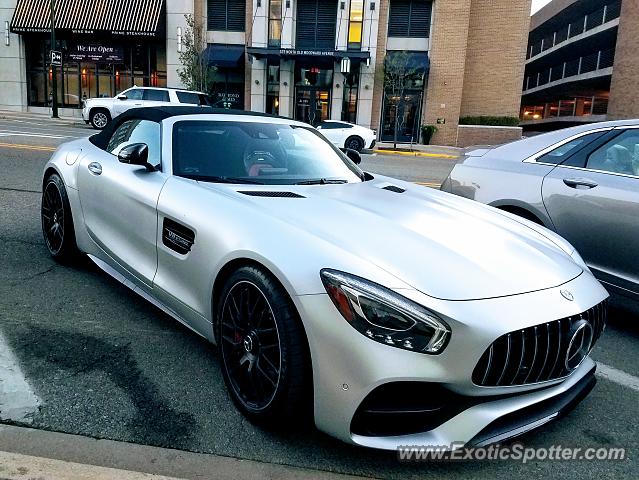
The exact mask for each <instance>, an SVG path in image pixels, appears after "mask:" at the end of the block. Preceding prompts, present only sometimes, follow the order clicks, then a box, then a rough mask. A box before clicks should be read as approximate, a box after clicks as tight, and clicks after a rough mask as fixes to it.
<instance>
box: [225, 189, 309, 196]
mask: <svg viewBox="0 0 639 480" xmlns="http://www.w3.org/2000/svg"><path fill="white" fill-rule="evenodd" d="M237 193H241V194H242V195H248V196H249V197H273V198H306V197H304V196H303V195H299V194H297V193H295V192H267V191H264V190H244V191H238V192H237Z"/></svg>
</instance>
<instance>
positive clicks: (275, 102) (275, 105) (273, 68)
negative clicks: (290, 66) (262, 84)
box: [266, 59, 280, 115]
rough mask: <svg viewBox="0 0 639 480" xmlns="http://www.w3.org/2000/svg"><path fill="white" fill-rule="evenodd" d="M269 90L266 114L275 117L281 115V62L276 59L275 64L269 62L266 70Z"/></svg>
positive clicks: (267, 91)
mask: <svg viewBox="0 0 639 480" xmlns="http://www.w3.org/2000/svg"><path fill="white" fill-rule="evenodd" d="M266 75H267V79H266V80H267V82H266V83H267V90H266V113H272V114H273V115H279V114H280V62H279V59H275V61H274V63H271V62H270V61H269V63H268V65H267V68H266Z"/></svg>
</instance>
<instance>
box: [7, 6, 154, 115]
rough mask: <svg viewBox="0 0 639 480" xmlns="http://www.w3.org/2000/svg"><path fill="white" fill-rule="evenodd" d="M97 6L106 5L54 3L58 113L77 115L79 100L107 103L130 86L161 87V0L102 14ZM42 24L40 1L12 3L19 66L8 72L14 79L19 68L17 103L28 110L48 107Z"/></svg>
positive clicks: (47, 40) (46, 41) (47, 44)
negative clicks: (96, 99)
mask: <svg viewBox="0 0 639 480" xmlns="http://www.w3.org/2000/svg"><path fill="white" fill-rule="evenodd" d="M103 3H104V2H103ZM109 5H111V4H109ZM112 5H115V4H112ZM101 6H102V7H104V6H106V3H105V4H104V5H100V2H97V3H95V2H93V3H91V5H89V4H88V3H87V2H86V1H83V0H57V1H56V7H55V13H56V45H55V50H58V51H60V52H62V66H61V67H59V68H57V88H58V92H57V100H58V106H59V107H60V108H64V109H79V108H80V107H81V104H82V100H83V99H86V98H92V97H113V96H115V95H116V94H117V93H119V92H120V91H122V90H125V89H127V88H129V87H131V86H133V85H137V86H165V85H166V53H165V52H166V43H165V24H164V19H165V14H164V6H163V2H162V0H146V1H144V2H136V1H135V0H129V1H122V2H117V8H116V9H113V10H112V11H107V13H106V14H105V13H104V12H105V10H104V9H101V8H99V7H101ZM43 7H46V8H43ZM50 25H51V17H50V9H49V2H48V1H47V2H43V1H41V0H18V1H17V2H15V9H14V11H13V14H12V16H11V20H10V33H13V34H15V35H16V37H17V38H16V40H17V41H16V44H17V45H16V48H17V49H18V50H19V58H20V60H21V61H20V62H16V63H18V65H16V66H15V67H16V68H13V69H12V73H13V74H14V76H15V78H19V77H20V76H21V75H20V76H19V75H16V73H18V72H16V70H18V68H19V67H20V65H19V64H22V65H21V66H22V68H23V69H24V70H23V72H24V77H23V78H24V81H23V82H21V85H20V87H22V88H20V89H19V90H20V97H22V102H23V103H24V104H26V106H27V107H28V108H31V109H33V110H37V109H38V107H45V108H48V107H50V106H51V105H52V97H53V95H52V80H53V78H52V69H51V67H50V65H49V52H50V50H51V36H50ZM9 43H10V42H9ZM5 46H6V45H5ZM10 46H11V45H8V46H6V47H10ZM21 73H22V72H21ZM0 95H1V94H0ZM0 98H1V96H0Z"/></svg>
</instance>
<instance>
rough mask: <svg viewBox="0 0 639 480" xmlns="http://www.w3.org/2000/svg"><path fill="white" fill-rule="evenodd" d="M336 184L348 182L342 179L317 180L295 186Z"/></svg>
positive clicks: (298, 183) (297, 183) (305, 181)
mask: <svg viewBox="0 0 639 480" xmlns="http://www.w3.org/2000/svg"><path fill="white" fill-rule="evenodd" d="M334 183H348V180H344V179H342V178H316V179H313V180H304V181H303V182H296V183H295V185H329V184H334Z"/></svg>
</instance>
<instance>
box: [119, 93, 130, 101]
mask: <svg viewBox="0 0 639 480" xmlns="http://www.w3.org/2000/svg"><path fill="white" fill-rule="evenodd" d="M127 98H128V97H127V96H126V95H125V94H124V93H121V94H120V95H118V100H126V99H127Z"/></svg>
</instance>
